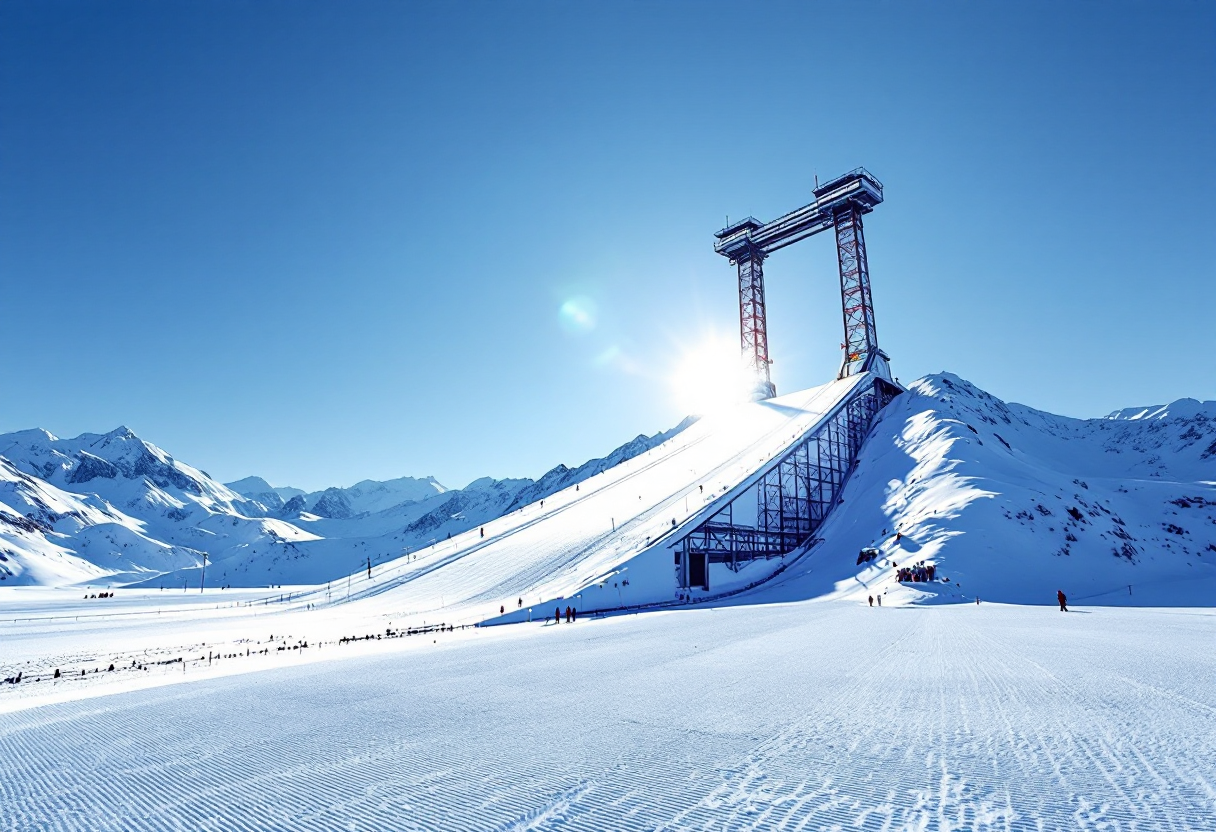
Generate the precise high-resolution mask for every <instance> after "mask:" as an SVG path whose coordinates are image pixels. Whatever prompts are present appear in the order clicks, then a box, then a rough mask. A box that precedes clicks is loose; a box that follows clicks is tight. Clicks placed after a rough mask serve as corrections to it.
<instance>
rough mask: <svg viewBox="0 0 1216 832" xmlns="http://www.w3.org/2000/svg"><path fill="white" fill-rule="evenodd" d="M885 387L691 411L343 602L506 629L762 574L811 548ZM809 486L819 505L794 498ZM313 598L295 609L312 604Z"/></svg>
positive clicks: (867, 376)
mask: <svg viewBox="0 0 1216 832" xmlns="http://www.w3.org/2000/svg"><path fill="white" fill-rule="evenodd" d="M897 392H898V388H896V387H895V386H894V385H892V384H891V383H890V382H888V381H886V379H885V378H883V377H881V376H879V375H876V374H872V373H861V374H858V375H854V376H849V377H847V378H843V379H840V380H838V381H833V382H830V383H828V384H824V385H821V386H818V387H812V388H810V389H808V390H803V391H801V392H797V393H790V394H788V395H785V396H781V397H778V398H772V399H767V400H763V401H756V402H748V403H744V404H739V405H737V406H735V407H733V408H732V409H730V410H728V411H725V412H722V413H719V414H715V415H713V416H709V417H705V418H702V419H700V420H699V421H697V422H695V423H694V424H693V425H691V426H690V427H688V428H686V429H685V430H684V431H682V432H681V433H679V434H677V435H676V436H674V437H672V438H671V439H669V440H668V441H666V442H664V443H663V444H661V445H659V446H657V447H655V448H652V449H651V450H650V451H647V452H646V453H644V454H641V455H640V456H637V457H635V458H633V459H631V460H628V461H626V462H624V463H621V464H620V465H617V466H616V467H614V468H610V469H608V470H607V471H604V472H603V473H601V474H598V475H596V476H594V477H591V478H589V479H587V480H584V481H583V482H581V483H579V484H578V485H577V486H573V487H570V488H567V489H565V490H564V491H560V492H558V493H556V494H553V495H551V496H549V497H546V498H545V499H544V500H543V501H538V502H536V503H533V504H532V505H529V506H525V507H523V508H521V509H518V510H516V511H514V512H512V513H510V514H508V515H505V516H503V517H500V518H498V519H497V520H493V521H491V522H489V523H487V524H485V525H484V526H483V527H479V528H474V529H472V530H470V531H468V532H465V533H464V534H461V535H459V536H457V537H453V538H452V539H450V540H445V541H440V542H436V543H435V544H433V545H431V546H429V547H427V548H425V549H422V550H419V551H416V552H413V553H411V554H408V555H405V556H403V557H401V558H399V559H397V560H394V561H390V562H388V563H385V564H382V565H379V566H376V567H375V568H374V569H373V570H372V576H371V578H370V579H366V578H365V577H364V576H362V575H359V576H357V577H356V583H355V589H354V591H353V593H352V594H351V596H350V601H351V602H358V603H359V605H360V606H361V607H363V608H364V611H365V612H373V611H374V612H383V613H385V614H388V615H391V616H392V617H394V618H397V619H399V620H405V619H417V618H418V617H419V616H424V617H426V618H428V619H429V620H430V621H432V622H437V621H444V622H448V623H455V624H461V623H464V624H468V623H474V622H484V623H507V622H509V621H519V620H528V619H529V617H531V618H542V617H552V615H553V610H554V608H555V607H558V606H560V607H564V606H565V605H567V604H573V605H574V606H575V607H577V608H578V609H580V610H609V609H619V608H625V607H638V606H649V605H662V604H669V603H672V602H675V601H677V600H681V601H683V600H696V599H698V598H704V597H707V596H710V595H717V594H721V593H722V592H725V591H730V590H731V589H732V588H735V589H737V588H741V587H745V586H748V585H750V584H754V583H756V582H757V581H762V580H764V579H765V578H766V577H767V576H770V575H772V574H773V573H775V572H776V571H778V570H779V569H780V567H781V566H782V564H783V563H785V562H788V561H789V560H790V559H792V558H796V557H798V556H799V555H800V554H801V553H802V552H804V551H805V550H806V549H807V547H808V545H809V544H810V543H811V542H812V541H813V532H814V530H815V529H816V528H817V527H818V525H819V524H820V523H821V522H822V519H823V516H824V515H825V514H826V512H827V511H828V510H830V508H831V506H832V505H833V504H834V501H835V499H836V497H837V496H838V494H839V490H840V488H841V487H842V486H843V482H844V479H845V478H846V477H847V475H848V472H849V470H850V469H851V467H852V464H853V462H854V461H855V459H856V453H857V451H858V450H859V448H860V444H861V441H862V439H864V436H865V434H866V432H867V431H868V430H869V426H870V423H871V421H872V419H873V417H874V415H875V414H876V413H877V411H878V410H879V409H880V408H881V407H882V406H883V405H884V404H885V403H886V401H888V400H889V399H890V397H891V396H893V395H895V394H896V393H897ZM825 448H826V449H827V450H828V451H831V453H826V452H825ZM829 468H830V469H831V470H828V469H829ZM791 478H793V479H797V480H798V482H793V483H792V482H791ZM808 483H809V484H810V486H811V487H812V488H811V492H812V493H811V494H810V495H809V496H811V497H817V498H818V500H819V502H818V504H815V503H814V501H813V500H810V501H808V500H807V499H806V498H807V496H808V493H807V485H808ZM816 483H818V484H820V485H821V486H823V487H825V488H826V490H821V492H818V493H816V492H814V486H815V484H816ZM774 489H777V491H775V490H774ZM782 489H783V490H782ZM778 492H780V493H778ZM799 500H801V503H799ZM774 501H776V502H777V503H778V504H779V505H776V506H774ZM800 506H801V508H802V509H803V510H802V511H801V514H799V511H798V509H799V507H800ZM817 506H818V507H817ZM775 511H781V512H783V514H782V517H781V520H780V522H781V524H782V526H781V528H779V529H774V528H772V527H773V524H774V522H776V521H774V519H773V518H774V517H775V516H776V515H775V514H774V512H775ZM766 512H767V515H766ZM799 518H801V519H799ZM728 520H729V521H730V523H727V522H726V521H728ZM766 524H767V525H766ZM766 528H767V529H768V533H767V535H766V533H765V530H766ZM483 533H484V536H483ZM757 540H760V541H761V543H762V544H763V541H766V540H767V541H768V544H767V545H757V543H756V541H757ZM714 541H717V544H716V545H717V549H715V551H714V552H710V553H708V554H707V553H706V552H705V551H704V550H705V548H706V545H705V544H706V543H707V542H708V543H709V545H710V547H711V548H712V547H713V546H714V545H715V543H714ZM732 541H733V544H732ZM724 547H725V548H724ZM690 553H691V554H690ZM698 558H701V560H700V562H699V563H698V562H697V560H698ZM690 559H691V560H692V561H693V563H692V564H691V566H690V563H689V561H690ZM319 592H320V594H324V590H321V591H319ZM317 594H318V593H309V594H307V595H305V596H302V597H301V598H300V601H301V602H310V601H311V602H313V603H315V602H317V601H325V600H327V599H324V598H317V597H315V596H316V595H317ZM331 595H332V597H331V598H330V599H328V602H329V603H345V602H346V600H347V599H346V594H345V592H341V593H339V592H333V593H331ZM310 596H313V597H310ZM521 601H522V605H521ZM500 609H505V611H506V612H505V614H500Z"/></svg>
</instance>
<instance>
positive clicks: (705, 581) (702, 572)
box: [688, 552, 709, 589]
mask: <svg viewBox="0 0 1216 832" xmlns="http://www.w3.org/2000/svg"><path fill="white" fill-rule="evenodd" d="M707 557H708V556H707V555H706V554H704V553H701V554H694V553H691V552H690V553H689V555H688V586H689V587H690V588H691V587H694V586H695V587H699V588H701V589H709V565H708V564H707V563H706V559H707Z"/></svg>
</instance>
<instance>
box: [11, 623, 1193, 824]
mask: <svg viewBox="0 0 1216 832" xmlns="http://www.w3.org/2000/svg"><path fill="white" fill-rule="evenodd" d="M1214 624H1216V617H1214V616H1211V615H1191V616H1186V617H1180V616H1176V615H1172V614H1171V613H1169V612H1163V611H1152V610H1117V611H1107V610H1103V611H1101V612H1096V613H1094V614H1092V615H1088V616H1083V615H1076V616H1073V615H1071V614H1070V615H1068V616H1065V615H1063V614H1060V613H1058V612H1056V611H1054V610H1052V609H1051V608H1047V607H1038V608H1018V607H1004V606H1001V605H995V604H985V605H981V606H978V607H977V606H971V605H967V606H957V607H931V608H921V609H915V608H906V609H886V610H879V609H869V608H865V607H858V606H857V605H855V604H850V603H842V602H827V603H825V602H817V603H799V604H777V605H769V606H758V607H749V608H735V607H724V608H719V609H712V610H692V611H681V612H672V613H661V614H652V615H645V616H632V617H628V618H617V619H605V620H602V621H595V622H588V623H587V624H577V625H573V626H569V627H560V626H557V627H552V628H546V629H543V630H541V629H537V630H534V631H532V632H530V633H525V634H523V635H521V636H519V637H510V638H499V639H494V640H489V641H485V642H478V641H468V642H464V643H461V644H458V645H455V644H454V645H452V646H450V647H444V646H442V645H440V646H437V647H435V648H432V649H431V651H430V652H426V651H418V652H410V653H404V654H393V655H381V656H369V657H363V658H357V659H348V660H345V661H340V662H333V663H329V664H317V665H310V666H300V667H295V668H290V669H284V670H271V671H266V672H263V673H257V674H249V675H245V676H235V677H228V678H223V679H213V680H208V681H202V682H195V683H190V684H183V685H178V686H174V687H170V688H159V689H154V690H146V691H138V692H132V693H127V694H119V695H115V696H108V697H99V698H96V699H91V700H84V701H78V702H70V703H63V704H58V705H50V706H46V707H40V708H32V709H28V710H25V711H20V712H17V713H13V714H6V715H0V829H7V830H35V829H37V830H55V831H56V832H57V831H58V830H77V829H80V830H84V829H89V830H106V829H124V830H126V829H130V830H170V829H199V830H210V829H249V830H253V829H267V828H273V829H282V830H331V829H353V830H365V829H366V830H397V829H402V830H412V829H444V830H449V829H450V830H478V832H480V831H481V830H502V831H504V832H505V830H516V829H518V830H546V829H557V828H566V829H595V830H602V829H625V830H634V829H636V830H658V829H662V830H670V831H672V832H674V831H676V830H678V831H679V832H683V831H684V830H709V829H713V830H722V829H764V830H819V829H841V830H846V829H848V830H852V829H862V830H963V829H967V830H1056V829H1077V830H1106V831H1108V832H1109V831H1114V832H1121V831H1122V830H1127V831H1128V832H1130V831H1131V830H1167V831H1168V832H1175V830H1193V831H1194V832H1201V831H1202V832H1210V830H1211V829H1212V828H1213V822H1212V819H1213V817H1216V794H1214V792H1213V788H1212V779H1213V778H1212V772H1213V770H1214V769H1216V752H1214V751H1213V744H1212V738H1213V737H1214V736H1216V717H1214V716H1213V712H1212V709H1211V707H1210V703H1212V702H1213V699H1214V698H1216V694H1214V693H1213V692H1212V691H1211V690H1210V688H1208V689H1205V688H1203V687H1202V686H1195V687H1193V688H1192V689H1191V690H1186V686H1187V685H1188V684H1191V682H1190V681H1188V680H1191V679H1196V678H1197V679H1199V680H1203V679H1208V680H1210V679H1211V678H1212V677H1213V674H1214V673H1216V659H1214V658H1213V657H1212V655H1211V653H1210V651H1206V652H1205V651H1197V650H1196V645H1197V644H1202V643H1206V644H1210V643H1211V640H1212V635H1213V632H1214V630H1216V626H1214ZM1110 667H1118V668H1119V673H1118V674H1116V675H1112V674H1110V673H1109V672H1108V670H1107V669H1108V668H1110ZM1124 677H1126V678H1130V679H1132V680H1134V681H1135V682H1136V684H1126V683H1124V682H1123V681H1122V679H1123V678H1124ZM1158 690H1161V691H1165V692H1164V693H1157V692H1154V691H1158ZM1180 690H1181V692H1180Z"/></svg>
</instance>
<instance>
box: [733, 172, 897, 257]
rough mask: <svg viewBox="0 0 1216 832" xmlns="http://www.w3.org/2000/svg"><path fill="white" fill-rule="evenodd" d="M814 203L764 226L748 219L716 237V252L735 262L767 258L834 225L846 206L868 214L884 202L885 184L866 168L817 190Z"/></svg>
mask: <svg viewBox="0 0 1216 832" xmlns="http://www.w3.org/2000/svg"><path fill="white" fill-rule="evenodd" d="M814 193H815V201H814V202H812V203H810V204H809V205H804V206H803V207H801V208H798V209H797V210H794V211H791V212H789V213H788V214H785V215H784V216H781V217H778V218H777V219H775V220H773V221H772V222H768V223H762V222H760V221H759V220H757V219H756V218H755V217H745V218H744V219H741V220H739V221H738V222H733V223H731V224H730V225H728V226H726V228H723V229H722V230H721V231H718V232H716V233H715V234H714V237H716V238H717V240H718V241H717V242H716V243H714V251H716V252H718V254H721V255H722V256H724V257H728V258H730V259H731V260H732V261H734V260H738V259H741V258H742V259H747V258H750V257H756V256H757V255H759V256H761V257H765V256H767V255H769V254H771V253H772V252H774V251H777V250H778V249H782V248H785V247H786V246H788V245H792V244H793V243H796V242H798V241H799V240H805V239H806V238H807V237H811V236H814V235H815V234H818V233H819V232H821V231H826V230H828V229H829V228H831V227H832V225H833V223H834V214H835V211H836V210H837V209H838V208H840V207H841V206H842V205H844V204H846V203H852V204H854V205H856V206H857V207H858V209H859V210H860V212H861V213H863V214H868V213H869V212H870V211H873V210H874V206H875V205H878V204H879V203H880V202H882V183H881V182H879V181H878V179H877V178H876V177H875V176H874V175H873V174H872V173H870V172H869V171H868V170H866V169H865V168H855V169H853V170H851V171H849V172H848V173H846V174H843V175H842V176H837V177H836V178H835V179H831V180H829V181H828V182H825V183H824V184H823V185H820V186H819V187H817V188H816V189H815V191H814Z"/></svg>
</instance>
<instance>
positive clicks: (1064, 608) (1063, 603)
mask: <svg viewBox="0 0 1216 832" xmlns="http://www.w3.org/2000/svg"><path fill="white" fill-rule="evenodd" d="M1056 600H1057V601H1059V602H1060V612H1068V596H1067V595H1065V594H1064V590H1062V589H1057V590H1056Z"/></svg>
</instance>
